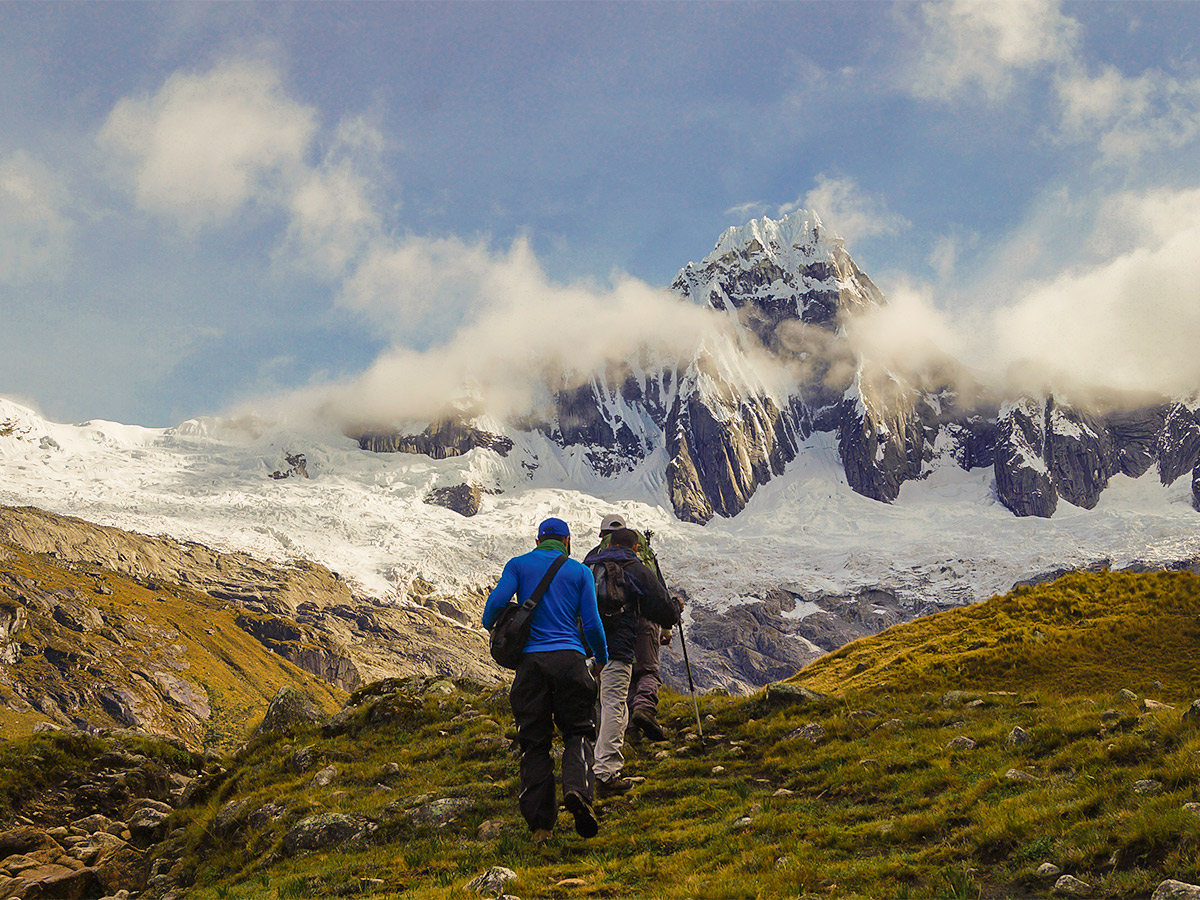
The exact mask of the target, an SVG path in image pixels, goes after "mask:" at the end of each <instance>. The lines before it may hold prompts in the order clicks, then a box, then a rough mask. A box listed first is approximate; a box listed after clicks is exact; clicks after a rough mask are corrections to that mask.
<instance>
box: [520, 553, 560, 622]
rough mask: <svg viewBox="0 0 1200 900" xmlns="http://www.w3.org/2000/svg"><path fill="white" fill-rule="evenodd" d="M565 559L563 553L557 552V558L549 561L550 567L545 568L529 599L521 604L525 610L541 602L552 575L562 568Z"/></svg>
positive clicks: (552, 578) (531, 608)
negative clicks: (544, 572)
mask: <svg viewBox="0 0 1200 900" xmlns="http://www.w3.org/2000/svg"><path fill="white" fill-rule="evenodd" d="M566 561H567V557H566V555H565V554H561V553H560V554H559V556H558V559H556V560H555V561H554V562H552V563H550V568H549V569H547V570H546V574H545V575H543V576H542V580H541V581H539V582H538V586H537V587H536V588H534V589H533V593H532V594H530V596H529V599H528V600H526V601H525V602H524V603H522V604H521V606H522V607H524V608H525V609H527V610H531V611H532V610H533V608H534V607H536V606H537V605H538V604H539V603H541V602H542V597H543V596H545V594H546V590H547V589H548V588H549V587H550V582H551V581H553V580H554V576H555V575H557V574H558V570H559V569H561V568H562V564H563V563H565V562H566Z"/></svg>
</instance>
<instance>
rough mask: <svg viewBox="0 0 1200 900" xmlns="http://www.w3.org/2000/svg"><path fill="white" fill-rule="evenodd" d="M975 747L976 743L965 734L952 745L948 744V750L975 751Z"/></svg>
mask: <svg viewBox="0 0 1200 900" xmlns="http://www.w3.org/2000/svg"><path fill="white" fill-rule="evenodd" d="M975 747H976V744H975V742H974V741H973V740H971V739H970V738H969V737H967V736H966V735H965V734H960V735H959V736H958V737H956V738H954V740H952V741H950V743H948V744H946V749H947V750H974V749H975Z"/></svg>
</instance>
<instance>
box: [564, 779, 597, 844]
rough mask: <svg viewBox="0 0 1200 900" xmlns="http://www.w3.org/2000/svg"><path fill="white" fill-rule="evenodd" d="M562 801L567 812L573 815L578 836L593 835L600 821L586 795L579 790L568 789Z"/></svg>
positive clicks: (588, 836) (587, 836) (586, 836)
mask: <svg viewBox="0 0 1200 900" xmlns="http://www.w3.org/2000/svg"><path fill="white" fill-rule="evenodd" d="M563 803H564V805H565V806H566V807H567V812H569V813H570V814H571V815H573V816H574V817H575V831H576V833H577V834H578V835H579V836H580V837H585V838H590V837H595V836H596V832H597V831H599V830H600V821H599V820H598V819H597V818H596V811H595V810H594V809H592V804H590V803H589V802H588V799H587V797H585V796H583V794H581V793H579V791H568V792H567V796H566V797H564V798H563Z"/></svg>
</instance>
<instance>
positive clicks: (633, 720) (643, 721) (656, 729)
mask: <svg viewBox="0 0 1200 900" xmlns="http://www.w3.org/2000/svg"><path fill="white" fill-rule="evenodd" d="M625 527H627V526H626V524H625V520H624V519H623V518H622V517H621V516H619V515H617V514H615V513H613V514H610V515H607V516H605V517H604V518H603V519H601V520H600V543H599V544H598V545H597V546H595V547H593V548H592V550H591V551H590V552H589V554H588V555H589V556H590V555H591V554H593V553H596V552H598V551H600V550H603V549H605V548H606V547H608V545H609V538H610V536H611V535H612V533H613V532H614V531H617V530H618V529H621V528H625ZM631 530H632V531H633V532H634V534H636V535H637V536H638V550H637V555H638V559H640V560H641V561H642V562H643V563H645V564H646V567H647V568H648V569H650V571H652V572H653V573H654V574H655V575H656V576H657V577H658V581H659V583H660V584H661V585H662V586H663V589H664V590H668V589H667V582H666V579H665V578H663V573H662V568H661V567H660V566H659V564H658V556H657V554H655V552H654V548H653V547H651V546H650V535H651V532H649V531H647V532H645V533H644V534H643V533H642V532H640V531H637V530H636V529H631ZM668 593H669V591H668ZM675 599H678V598H675ZM671 637H672V629H671V628H664V627H661V626H660V625H659V624H658V623H656V622H654V621H652V620H650V619H648V618H646V617H645V616H642V617H641V619H639V620H638V632H637V644H636V645H635V646H634V653H633V674H632V675H631V676H630V679H629V696H628V697H627V698H626V704H627V705H628V707H629V725H628V731H629V733H631V734H633V735H634V736H635V737H636V736H637V734H638V733H640V734H641V735H642V736H643V737H645V738H648V739H649V740H652V741H665V740H666V739H667V736H666V734H665V733H664V732H663V730H662V726H660V725H659V724H658V691H659V689H660V688H661V687H662V678H660V677H659V674H658V670H659V657H660V653H661V651H662V648H663V647H669V646H670V645H671Z"/></svg>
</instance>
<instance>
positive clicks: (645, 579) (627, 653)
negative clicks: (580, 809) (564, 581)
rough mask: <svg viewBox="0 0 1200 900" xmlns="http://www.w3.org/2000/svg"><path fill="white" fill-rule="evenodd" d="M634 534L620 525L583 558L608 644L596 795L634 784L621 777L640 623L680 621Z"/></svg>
mask: <svg viewBox="0 0 1200 900" xmlns="http://www.w3.org/2000/svg"><path fill="white" fill-rule="evenodd" d="M639 546H640V541H639V538H638V535H637V533H636V532H634V531H632V530H631V529H628V528H619V529H616V530H615V531H613V532H611V534H609V535H608V546H607V547H601V548H597V549H596V550H594V551H592V552H591V553H589V554H588V555H587V556H586V557H585V558H584V560H583V561H584V564H585V565H586V566H587V567H588V568H589V569H591V571H592V574H593V577H594V578H595V583H596V599H597V605H598V607H599V610H600V620H601V622H602V623H603V626H604V634H605V640H606V642H607V647H608V662H607V663H606V664H605V665H604V667H603V668H602V669H601V670H600V735H599V737H598V738H597V741H596V761H595V773H596V796H597V797H605V796H613V795H616V794H623V793H625V792H626V791H628V790H629V789H630V788H631V787H633V782H632V781H630V780H629V779H628V778H624V777H622V775H621V769H622V767H623V766H624V764H625V757H624V755H623V754H622V752H621V751H622V749H623V748H624V746H625V726H626V724H628V716H629V708H628V706H627V700H628V694H629V684H630V680H631V678H632V675H633V666H634V654H635V646H636V644H637V636H638V621H639V619H640V618H641V617H643V616H644V617H645V618H647V619H649V620H651V621H652V622H655V623H657V624H659V625H661V626H663V627H668V628H669V627H671V626H672V625H674V624H675V623H677V622H678V621H679V616H680V613H681V612H682V608H681V606H680V604H679V602H678V601H676V600H673V599H672V598H671V597H670V596H669V595H668V594H667V589H666V588H665V587H664V586H663V584H662V582H661V581H660V580H659V578H658V576H657V575H656V574H655V573H654V571H653V570H651V569H650V568H649V567H648V566H647V565H646V564H645V563H643V562H642V561H641V560H640V559H639V558H638V548H639Z"/></svg>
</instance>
